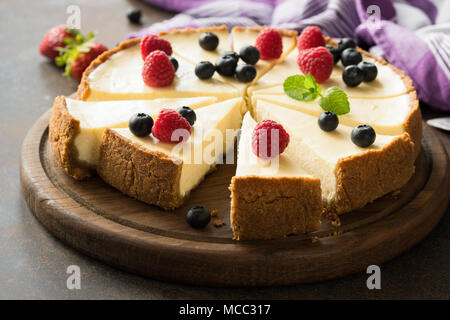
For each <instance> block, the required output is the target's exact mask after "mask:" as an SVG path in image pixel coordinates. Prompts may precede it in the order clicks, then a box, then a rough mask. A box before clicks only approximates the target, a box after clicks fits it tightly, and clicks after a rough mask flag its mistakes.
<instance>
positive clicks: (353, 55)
mask: <svg viewBox="0 0 450 320" xmlns="http://www.w3.org/2000/svg"><path fill="white" fill-rule="evenodd" d="M341 61H342V64H343V65H344V66H350V65H354V64H358V63H360V62H361V61H362V55H361V53H359V51H358V50H356V49H354V48H348V49H345V50H344V51H342V53H341Z"/></svg>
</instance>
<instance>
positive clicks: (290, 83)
mask: <svg viewBox="0 0 450 320" xmlns="http://www.w3.org/2000/svg"><path fill="white" fill-rule="evenodd" d="M283 89H284V92H285V93H286V94H287V95H288V96H289V97H291V98H292V99H295V100H300V101H305V102H309V101H314V100H316V99H317V98H318V97H320V100H319V105H320V106H321V107H322V109H323V110H325V111H331V112H334V113H335V114H337V115H343V114H346V113H349V112H350V103H349V102H348V97H347V94H346V93H345V92H344V91H343V90H341V89H339V88H338V87H330V88H328V89H327V90H325V92H324V93H323V94H322V87H321V86H320V84H318V83H317V82H316V80H315V79H314V77H313V76H312V75H311V74H308V75H306V76H303V75H299V74H297V75H294V76H290V77H287V78H286V80H285V81H284V83H283Z"/></svg>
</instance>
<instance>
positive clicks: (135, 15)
mask: <svg viewBox="0 0 450 320" xmlns="http://www.w3.org/2000/svg"><path fill="white" fill-rule="evenodd" d="M141 16H142V12H141V9H138V8H131V9H130V10H128V12H127V18H128V21H130V22H131V23H134V24H141Z"/></svg>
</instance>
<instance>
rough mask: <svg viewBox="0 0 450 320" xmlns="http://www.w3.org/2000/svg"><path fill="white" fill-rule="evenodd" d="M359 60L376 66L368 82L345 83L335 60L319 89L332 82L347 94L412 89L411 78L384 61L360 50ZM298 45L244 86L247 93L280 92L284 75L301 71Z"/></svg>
mask: <svg viewBox="0 0 450 320" xmlns="http://www.w3.org/2000/svg"><path fill="white" fill-rule="evenodd" d="M360 51H361V53H362V55H363V60H364V61H367V62H372V63H374V64H375V65H376V66H377V69H378V75H377V78H376V79H375V80H374V81H372V82H363V83H361V84H360V85H359V86H357V87H349V86H347V85H346V84H345V83H344V81H343V80H342V72H343V70H344V66H343V65H342V63H341V62H340V61H339V62H338V63H337V64H336V65H335V66H334V68H333V72H332V74H331V76H330V78H329V79H328V80H327V81H325V82H324V83H321V86H322V89H323V90H326V89H327V88H329V87H332V86H336V87H338V88H341V89H342V90H344V91H345V92H346V93H347V95H348V96H349V98H355V99H356V98H359V99H372V98H386V97H395V96H398V95H402V94H405V93H408V92H410V91H414V88H413V86H412V81H411V79H410V78H409V77H407V76H405V74H404V73H403V71H400V70H399V69H397V68H395V67H393V66H392V65H390V64H388V63H386V61H384V60H382V59H379V58H376V57H374V56H372V55H371V54H369V53H367V52H365V51H363V50H360ZM297 57H298V49H297V48H295V50H293V51H292V52H291V53H290V54H289V55H288V56H287V57H286V59H284V61H282V62H280V63H279V64H277V65H275V66H274V67H273V68H272V69H271V70H270V73H268V74H267V75H265V76H262V77H261V78H260V79H259V81H258V83H255V84H253V85H252V86H250V87H249V88H248V92H249V95H252V94H280V95H281V94H284V90H283V83H284V80H286V78H287V77H289V76H293V75H296V74H302V72H301V71H300V68H299V66H298V64H297Z"/></svg>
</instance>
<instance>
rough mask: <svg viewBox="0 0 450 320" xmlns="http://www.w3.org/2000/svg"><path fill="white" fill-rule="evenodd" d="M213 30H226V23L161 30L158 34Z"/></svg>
mask: <svg viewBox="0 0 450 320" xmlns="http://www.w3.org/2000/svg"><path fill="white" fill-rule="evenodd" d="M215 31H228V28H227V26H226V25H224V24H223V25H220V26H213V27H205V28H190V27H187V28H184V29H173V30H169V31H161V32H160V33H159V34H158V36H160V37H163V36H166V35H170V34H178V33H200V32H202V33H203V32H215Z"/></svg>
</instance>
